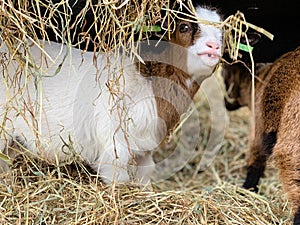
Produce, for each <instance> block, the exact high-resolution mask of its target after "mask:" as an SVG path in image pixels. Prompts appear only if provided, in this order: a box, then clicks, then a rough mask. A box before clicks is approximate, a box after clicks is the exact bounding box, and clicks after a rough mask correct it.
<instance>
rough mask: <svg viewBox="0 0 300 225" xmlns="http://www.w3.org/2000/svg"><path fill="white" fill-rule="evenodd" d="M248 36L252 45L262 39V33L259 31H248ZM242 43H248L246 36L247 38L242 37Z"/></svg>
mask: <svg viewBox="0 0 300 225" xmlns="http://www.w3.org/2000/svg"><path fill="white" fill-rule="evenodd" d="M247 38H248V41H249V44H250V45H251V46H253V45H255V44H256V43H257V42H259V41H260V39H261V35H260V34H259V33H257V32H248V33H247ZM241 43H242V44H245V45H246V44H247V41H246V38H245V37H243V38H241Z"/></svg>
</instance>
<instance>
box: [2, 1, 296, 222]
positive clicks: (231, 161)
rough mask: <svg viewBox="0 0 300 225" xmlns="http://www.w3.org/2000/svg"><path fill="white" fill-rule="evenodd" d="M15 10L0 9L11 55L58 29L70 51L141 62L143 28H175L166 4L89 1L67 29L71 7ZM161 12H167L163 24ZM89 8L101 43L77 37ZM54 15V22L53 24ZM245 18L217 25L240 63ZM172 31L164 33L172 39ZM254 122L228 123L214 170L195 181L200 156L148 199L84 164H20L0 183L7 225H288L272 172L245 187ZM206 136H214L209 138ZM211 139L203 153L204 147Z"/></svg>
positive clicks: (235, 119) (242, 118) (201, 105)
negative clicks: (120, 51) (117, 52)
mask: <svg viewBox="0 0 300 225" xmlns="http://www.w3.org/2000/svg"><path fill="white" fill-rule="evenodd" d="M18 2H19V3H20V6H19V8H15V6H14V5H13V1H11V0H7V1H1V2H0V30H1V41H5V42H6V44H7V45H8V46H9V47H10V51H11V52H12V53H15V52H16V49H18V48H19V47H20V46H22V45H23V46H26V45H27V44H28V43H27V42H24V40H25V38H29V39H30V40H31V41H33V42H35V43H36V44H37V45H40V43H42V42H38V40H39V38H42V39H43V41H47V40H48V36H47V35H48V34H47V32H46V28H49V29H52V30H53V32H54V34H55V35H56V36H57V37H58V39H60V41H61V42H63V43H65V44H70V43H73V44H72V45H74V46H76V47H82V48H83V49H86V48H88V46H89V44H90V43H92V44H93V45H94V46H96V47H95V49H94V50H95V51H96V50H99V51H101V52H107V51H110V50H113V49H116V48H118V47H120V46H123V47H126V48H128V49H130V51H133V53H134V51H135V49H136V46H135V44H138V42H135V41H136V40H141V39H143V38H147V37H149V35H151V32H143V29H138V28H141V27H146V29H147V27H148V28H149V27H151V26H152V25H155V24H156V23H157V22H158V21H162V20H166V21H168V22H172V18H174V16H176V15H177V14H176V12H174V11H172V10H170V9H168V8H166V7H167V5H168V4H166V3H167V1H156V0H152V1H151V0H150V1H122V2H121V3H120V2H119V1H103V4H102V7H100V6H98V5H94V6H91V5H92V2H91V1H87V2H86V6H85V7H84V10H83V11H82V14H80V15H78V17H77V18H76V21H70V18H69V17H68V14H66V13H64V11H61V9H64V10H68V9H69V7H68V5H67V4H68V1H61V2H60V1H59V2H58V3H57V4H48V5H47V4H46V3H45V2H47V1H41V0H37V1H25V3H27V5H26V4H21V3H23V1H18ZM179 2H181V1H179ZM39 6H44V7H46V8H47V10H48V11H47V15H48V17H43V16H42V15H41V13H40V12H39ZM28 7H31V8H30V10H28ZM164 7H165V8H166V11H167V12H169V13H166V17H164V18H161V8H164ZM89 8H92V12H93V13H95V15H96V18H100V17H101V19H102V20H101V21H105V24H101V22H100V24H97V25H95V24H92V26H95V27H94V28H95V31H96V33H97V35H96V36H95V37H96V38H95V39H91V37H90V36H89V35H88V32H81V30H78V29H80V27H82V26H83V25H84V22H83V21H84V20H83V17H84V15H85V13H86V12H87V11H88V9H89ZM29 12H31V13H29ZM120 12H122V13H120ZM49 15H50V16H51V17H52V18H54V20H50V16H49ZM145 15H147V16H145ZM240 15H242V14H240V12H239V14H237V15H234V16H232V17H230V18H229V19H227V20H225V22H224V23H222V24H216V26H223V27H224V34H225V43H226V45H227V46H229V47H232V48H230V49H231V50H230V52H232V53H233V58H234V57H236V56H237V55H238V51H239V50H238V49H236V46H237V45H236V43H235V40H239V38H237V39H236V37H234V38H232V31H237V32H235V33H236V34H237V35H240V36H241V35H244V34H245V30H244V28H245V25H247V22H246V21H245V20H244V19H243V17H241V16H240ZM177 16H180V15H177ZM61 18H63V19H64V21H65V22H66V30H59V29H57V24H56V22H55V19H56V20H58V19H61ZM239 18H242V19H239ZM190 19H191V20H195V19H196V20H200V18H190ZM102 23H103V22H102ZM248 25H249V24H248ZM249 26H251V25H249ZM241 27H242V28H241ZM252 27H253V26H252ZM71 28H72V29H75V30H77V31H78V32H79V33H80V35H78V36H77V37H78V39H77V37H74V36H72V35H70V34H71V33H72V32H71V30H70V29H71ZM254 28H255V27H254ZM90 29H92V28H91V27H90ZM90 29H89V28H88V29H87V31H88V30H90ZM37 30H39V32H40V33H39V34H38V33H36V31H37ZM258 30H260V31H261V29H260V28H259V29H258ZM168 32H170V31H168V30H167V31H165V35H168ZM262 32H263V31H262ZM74 38H75V39H74ZM136 38H137V39H136ZM128 43H129V45H127V44H128ZM41 47H42V46H41ZM13 55H14V54H13ZM22 63H23V66H26V63H24V62H20V65H22ZM199 96H200V97H199V98H200V99H201V101H199V102H198V110H199V120H200V122H201V125H202V126H203V127H209V126H210V120H209V118H210V110H209V106H208V103H207V102H206V101H205V99H204V98H202V97H201V96H202V95H201V94H199ZM200 99H198V100H200ZM248 115H249V112H248V111H247V110H245V109H241V110H239V111H237V112H233V113H230V114H229V118H230V123H229V124H230V125H229V127H228V129H227V131H226V133H225V140H224V142H223V143H222V148H221V150H220V152H219V153H218V155H217V156H216V158H215V160H214V161H213V164H212V165H211V166H210V167H209V168H207V169H206V170H205V171H203V172H202V173H196V172H195V171H197V165H198V163H199V157H200V156H199V157H195V158H193V159H192V160H191V161H189V162H188V163H187V164H186V165H185V167H184V168H183V169H182V170H181V171H179V172H177V173H176V174H174V175H173V176H172V177H170V178H168V179H167V180H165V181H164V182H159V183H154V184H153V188H154V189H153V190H151V191H149V190H141V189H140V188H139V187H137V186H135V185H133V184H132V185H120V186H108V187H105V186H103V185H102V184H101V181H100V180H98V179H97V178H96V177H94V176H93V174H92V172H91V170H90V169H89V168H88V167H87V166H86V165H84V164H83V163H82V162H81V161H80V160H75V161H74V162H69V163H64V164H57V165H49V164H48V163H47V162H45V161H44V160H42V159H32V158H31V157H28V156H26V155H21V156H19V157H17V160H15V162H14V163H13V165H12V170H11V171H9V172H7V173H3V174H1V177H0V180H1V182H0V223H1V224H275V223H276V224H291V221H290V219H289V218H290V217H291V211H290V209H289V207H288V205H287V202H286V200H285V198H284V196H282V195H281V187H280V185H279V183H278V179H277V174H276V171H274V170H273V169H272V168H270V167H269V168H268V170H267V177H266V178H264V179H263V180H262V182H261V185H260V187H259V188H260V191H259V194H254V193H252V192H249V191H247V190H243V189H241V188H239V187H240V186H241V184H242V182H243V180H244V175H245V173H246V171H245V152H246V150H247V148H248V144H247V141H248V125H249V124H248ZM203 130H204V131H205V132H207V129H203ZM205 132H204V133H202V141H201V143H199V146H198V147H199V151H201V149H204V148H205V144H206V143H205V141H206V137H207V133H205Z"/></svg>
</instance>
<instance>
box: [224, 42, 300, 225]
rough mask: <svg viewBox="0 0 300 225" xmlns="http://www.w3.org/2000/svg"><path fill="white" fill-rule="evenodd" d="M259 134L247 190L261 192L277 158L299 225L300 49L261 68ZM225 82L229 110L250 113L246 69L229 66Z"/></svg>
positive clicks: (258, 81)
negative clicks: (244, 109)
mask: <svg viewBox="0 0 300 225" xmlns="http://www.w3.org/2000/svg"><path fill="white" fill-rule="evenodd" d="M256 67H257V68H256V69H257V70H256V79H255V130H254V138H251V139H252V140H250V152H249V158H248V172H247V177H246V180H245V183H244V185H243V187H244V188H247V189H253V190H254V191H257V184H258V182H259V179H260V177H261V176H262V175H263V172H264V170H265V166H266V160H267V159H268V158H269V157H270V156H272V159H273V160H274V162H275V165H276V167H277V168H278V169H279V176H280V180H281V182H282V185H283V189H284V191H285V192H286V193H287V197H288V200H289V202H290V203H291V205H292V208H293V212H294V224H298V225H299V224H300V47H298V48H297V49H295V50H294V51H291V52H288V53H286V54H284V55H282V56H281V57H280V58H279V59H277V60H276V61H275V62H274V63H272V64H268V65H265V66H261V65H260V64H257V65H256ZM222 76H223V78H224V81H225V86H226V89H227V90H228V92H229V93H228V96H229V97H230V98H232V99H233V101H229V100H226V98H225V106H226V108H227V109H228V110H235V109H238V108H239V107H242V106H248V107H249V108H251V74H250V72H249V71H248V69H247V68H246V67H245V66H244V65H243V64H241V63H237V64H233V65H224V68H223V71H222Z"/></svg>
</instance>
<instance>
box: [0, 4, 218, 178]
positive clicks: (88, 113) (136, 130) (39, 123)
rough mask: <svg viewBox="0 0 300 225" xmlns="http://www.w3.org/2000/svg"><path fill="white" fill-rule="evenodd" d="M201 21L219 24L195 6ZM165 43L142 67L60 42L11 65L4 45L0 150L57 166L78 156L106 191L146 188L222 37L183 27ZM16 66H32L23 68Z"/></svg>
mask: <svg viewBox="0 0 300 225" xmlns="http://www.w3.org/2000/svg"><path fill="white" fill-rule="evenodd" d="M196 13H197V15H196V16H197V17H199V18H202V19H204V20H208V21H212V22H221V18H220V16H219V14H218V13H217V12H216V11H215V10H211V9H208V8H203V7H196ZM161 42H162V43H163V41H161ZM168 43H169V47H168V48H163V49H161V50H160V51H158V53H157V54H156V53H154V55H152V58H149V59H148V60H147V59H145V58H143V59H144V61H145V64H144V63H139V62H132V60H131V59H130V58H129V57H128V56H126V55H125V54H123V55H121V54H120V55H121V56H120V57H114V54H110V55H109V56H107V55H101V54H100V55H99V56H98V57H97V59H96V61H95V55H94V53H91V52H86V53H84V54H82V52H81V51H80V50H78V49H74V48H68V47H66V46H63V45H61V44H58V43H54V42H50V43H45V44H44V46H43V49H42V50H43V51H42V50H41V49H40V48H38V47H37V46H35V45H34V44H31V45H29V46H30V47H29V48H27V49H23V50H22V49H21V50H20V49H19V53H18V54H15V55H14V56H16V57H13V55H10V54H9V51H8V49H7V46H6V45H5V43H4V42H2V43H1V48H0V50H1V52H2V53H1V55H2V56H3V57H2V61H1V64H2V69H1V73H2V74H3V76H1V77H0V82H1V83H0V85H1V86H0V96H1V99H0V100H1V101H0V123H1V130H0V148H1V151H2V152H5V153H7V154H8V155H10V152H11V149H12V146H19V147H20V148H23V149H26V150H29V151H31V152H35V153H37V154H38V155H40V156H42V157H44V158H47V159H49V160H50V161H54V162H56V161H62V160H65V159H67V158H68V157H70V155H72V151H74V152H76V153H77V154H80V155H81V156H82V158H83V159H84V160H85V161H86V162H87V163H88V164H90V166H91V167H92V168H93V169H94V170H95V171H96V172H97V174H99V176H100V177H101V178H102V179H103V181H104V182H105V183H111V182H129V181H132V180H134V181H137V182H141V183H148V182H149V181H150V176H151V172H152V170H153V168H154V163H153V160H152V156H151V152H152V150H154V149H155V148H156V147H157V145H159V143H161V141H162V139H164V138H165V136H166V135H167V134H168V132H170V130H171V129H172V128H173V127H174V126H175V125H176V124H177V123H178V122H179V119H180V114H182V113H184V112H185V110H187V107H188V106H189V104H190V103H191V100H192V98H193V96H194V94H195V93H196V91H197V90H198V88H199V85H200V82H201V80H203V79H204V78H206V77H208V76H210V75H211V74H212V73H213V71H214V69H215V67H216V65H217V64H218V62H219V58H220V56H221V48H222V32H221V28H220V27H216V26H213V25H211V24H210V25H208V24H197V23H191V22H186V21H181V20H178V21H176V29H175V31H174V32H173V33H172V34H171V35H170V40H168ZM170 43H172V44H170ZM158 48H159V47H158ZM28 52H29V53H30V55H28ZM44 53H47V54H44ZM141 53H143V52H141ZM147 55H148V51H146V53H145V57H146V56H147ZM159 56H162V57H161V58H159ZM30 57H32V58H30ZM142 57H143V56H142ZM153 57H154V58H153ZM155 57H156V58H155ZM170 58H171V60H170ZM17 59H18V60H20V59H21V62H26V59H27V60H29V63H28V64H27V66H25V67H22V68H21V67H20V66H19V64H18V63H17ZM95 64H96V66H95ZM2 167H3V168H4V169H5V167H6V168H7V165H5V163H4V161H3V162H2Z"/></svg>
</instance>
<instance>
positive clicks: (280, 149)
mask: <svg viewBox="0 0 300 225" xmlns="http://www.w3.org/2000/svg"><path fill="white" fill-rule="evenodd" d="M274 160H275V164H276V166H277V168H278V169H279V178H280V180H281V182H282V186H283V190H284V192H285V193H286V194H287V198H288V200H289V202H290V204H291V206H292V209H293V214H294V225H296V224H297V225H300V144H299V143H296V142H295V141H290V142H288V143H287V142H286V141H285V142H284V143H279V144H278V145H276V146H275V147H274Z"/></svg>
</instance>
